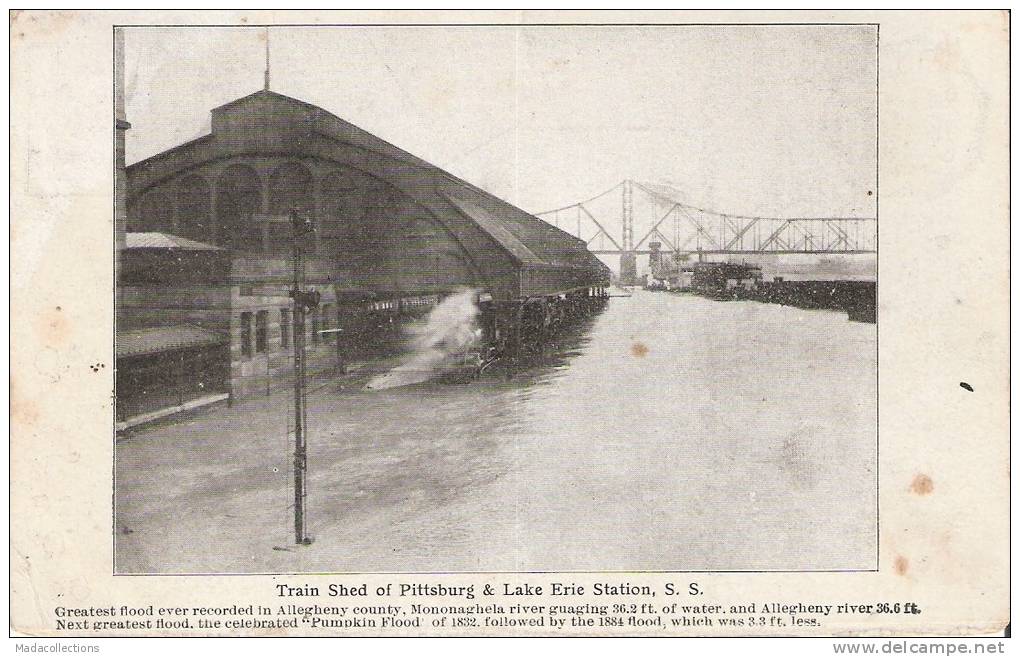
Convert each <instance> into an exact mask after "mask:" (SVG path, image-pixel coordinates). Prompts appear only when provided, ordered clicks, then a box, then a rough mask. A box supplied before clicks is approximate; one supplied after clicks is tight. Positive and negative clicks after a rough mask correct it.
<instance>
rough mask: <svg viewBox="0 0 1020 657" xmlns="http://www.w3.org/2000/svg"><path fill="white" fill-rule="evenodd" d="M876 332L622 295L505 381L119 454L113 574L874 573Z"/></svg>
mask: <svg viewBox="0 0 1020 657" xmlns="http://www.w3.org/2000/svg"><path fill="white" fill-rule="evenodd" d="M876 371H877V370H876V327H875V325H873V324H860V323H854V322H850V321H848V320H847V318H846V315H845V313H838V312H831V311H822V310H800V309H796V308H791V307H784V306H778V305H768V304H761V303H756V302H750V301H731V302H722V301H712V300H708V299H703V298H700V297H695V296H680V295H673V294H668V293H662V292H658V293H657V292H644V291H637V292H635V293H634V295H633V296H632V297H629V298H613V299H611V300H610V302H609V305H608V307H607V308H606V310H605V311H604V312H602V313H601V314H599V315H598V316H596V317H594V318H592V319H590V320H588V321H586V322H585V323H584V324H583V325H582V326H580V327H577V328H576V329H575V330H573V331H571V332H569V333H566V334H564V335H561V336H560V338H559V339H558V340H557V343H556V344H552V345H549V347H548V348H547V351H546V354H544V355H543V356H542V357H540V358H538V359H537V360H536V361H535V362H533V363H531V364H530V365H529V366H528V367H525V368H523V369H522V370H520V371H518V372H517V373H516V374H515V375H514V376H513V377H512V378H507V377H506V376H504V375H502V374H495V375H493V376H491V377H486V378H483V379H482V380H480V381H476V382H472V383H468V384H461V385H452V384H444V383H439V382H425V383H421V384H417V385H413V386H406V387H400V388H391V389H386V390H380V391H370V390H364V389H362V388H361V387H360V386H359V387H356V388H354V389H351V386H347V388H346V389H343V390H339V389H337V388H336V386H335V384H334V385H333V386H327V387H326V388H324V389H322V390H320V391H319V392H317V393H316V394H314V395H313V396H312V398H311V400H310V408H309V415H310V418H309V419H310V424H311V433H310V435H309V483H308V529H309V533H310V534H311V535H312V536H313V537H314V539H315V540H314V542H313V543H312V544H311V545H309V546H295V545H293V531H292V526H293V524H292V523H293V520H292V514H293V507H292V506H291V505H292V503H293V496H292V492H291V485H292V479H291V476H292V475H291V456H290V453H289V450H290V442H289V438H288V434H287V429H288V426H289V423H288V410H289V399H288V397H287V396H286V393H285V392H281V393H280V394H278V395H274V396H273V397H271V398H266V399H262V400H255V401H252V402H247V403H245V404H239V405H236V406H234V407H233V408H231V409H222V408H221V409H214V410H210V411H208V412H207V413H205V414H197V415H195V416H194V417H191V418H189V419H186V420H182V421H179V422H177V423H173V424H165V425H162V426H157V427H154V428H152V429H149V430H144V431H141V432H139V433H136V434H134V435H132V436H131V437H129V438H127V439H125V440H122V441H120V442H119V443H118V447H117V480H118V484H117V486H118V492H117V500H116V505H117V536H116V559H117V561H116V570H117V571H118V572H178V573H180V572H187V573H209V572H219V573H232V572H366V571H367V572H393V571H402V572H412V571H413V572H450V571H563V570H579V571H640V570H802V569H812V570H840V569H871V568H875V567H876V565H877V564H876V552H877V545H876V543H877V537H876V524H877V520H876V503H877V488H876V484H877V473H876V461H877V453H876V387H875V386H876Z"/></svg>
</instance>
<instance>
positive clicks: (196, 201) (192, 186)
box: [177, 175, 213, 242]
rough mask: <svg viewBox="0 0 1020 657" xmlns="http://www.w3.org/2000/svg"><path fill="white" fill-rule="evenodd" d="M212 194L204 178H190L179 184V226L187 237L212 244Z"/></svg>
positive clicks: (193, 176)
mask: <svg viewBox="0 0 1020 657" xmlns="http://www.w3.org/2000/svg"><path fill="white" fill-rule="evenodd" d="M212 219H213V218H212V192H211V191H210V189H209V183H208V182H207V181H206V179H205V178H203V177H202V176H195V175H192V176H188V177H187V178H184V179H183V180H181V181H180V182H178V183H177V225H178V226H180V228H178V230H179V231H180V233H181V234H182V235H184V236H185V237H189V238H191V239H193V240H198V241H199V242H211V241H212V239H213V232H212Z"/></svg>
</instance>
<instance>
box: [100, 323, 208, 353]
mask: <svg viewBox="0 0 1020 657" xmlns="http://www.w3.org/2000/svg"><path fill="white" fill-rule="evenodd" d="M226 343H227V336H225V335H223V334H220V333H216V332H215V331H209V330H207V329H204V328H201V327H198V326H190V325H177V326H154V327H150V328H141V329H132V330H126V331H120V330H119V331H117V358H127V357H131V356H148V355H152V354H158V353H163V352H165V351H175V350H178V349H194V348H196V347H210V346H215V345H221V344H226Z"/></svg>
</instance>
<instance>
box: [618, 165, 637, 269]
mask: <svg viewBox="0 0 1020 657" xmlns="http://www.w3.org/2000/svg"><path fill="white" fill-rule="evenodd" d="M621 246H623V248H622V249H621V251H623V253H621V254H620V284H621V285H637V253H635V251H634V183H633V182H631V181H630V180H624V181H623V244H622V245H621Z"/></svg>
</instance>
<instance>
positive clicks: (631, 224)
mask: <svg viewBox="0 0 1020 657" xmlns="http://www.w3.org/2000/svg"><path fill="white" fill-rule="evenodd" d="M536 216H538V217H540V218H542V219H543V220H545V221H546V222H548V223H551V224H553V225H554V226H556V227H558V228H561V229H562V230H565V231H567V232H568V233H570V234H571V235H574V236H575V237H578V238H579V239H581V240H584V242H585V243H586V244H587V245H588V249H589V250H590V251H591V252H592V253H595V254H599V255H621V256H623V255H628V254H629V255H634V256H636V255H645V254H649V253H652V252H653V251H656V250H658V251H659V252H660V253H670V252H672V253H675V254H678V255H683V254H691V253H702V254H706V255H712V254H753V253H759V254H765V253H771V254H794V253H818V254H825V253H828V254H847V255H849V254H858V253H876V252H877V247H878V221H877V220H876V219H875V218H874V217H794V218H777V217H749V216H742V215H734V214H726V213H723V212H716V211H713V210H706V209H704V208H699V207H695V206H693V205H689V204H687V203H684V202H682V201H680V200H678V199H677V198H676V193H675V192H674V191H673V190H669V189H664V188H663V187H662V186H659V185H654V184H649V183H640V182H637V181H633V180H624V181H623V182H621V183H619V184H617V185H616V186H614V187H612V188H610V189H607V190H606V191H604V192H602V193H601V194H599V195H598V196H594V197H592V198H590V199H588V200H586V201H581V202H580V203H575V204H573V205H568V206H565V207H562V208H557V209H555V210H547V211H545V212H539V213H537V214H536ZM635 236H637V238H635ZM656 245H658V246H656Z"/></svg>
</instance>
